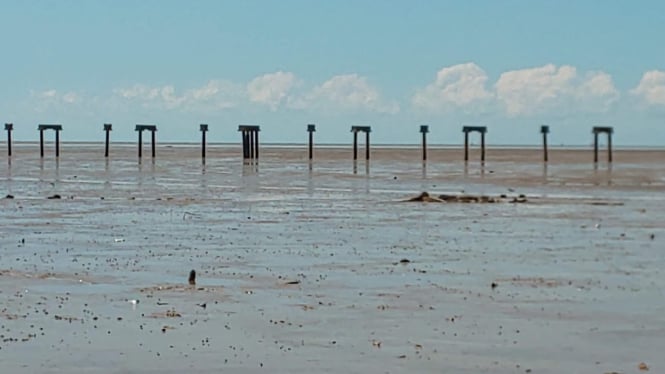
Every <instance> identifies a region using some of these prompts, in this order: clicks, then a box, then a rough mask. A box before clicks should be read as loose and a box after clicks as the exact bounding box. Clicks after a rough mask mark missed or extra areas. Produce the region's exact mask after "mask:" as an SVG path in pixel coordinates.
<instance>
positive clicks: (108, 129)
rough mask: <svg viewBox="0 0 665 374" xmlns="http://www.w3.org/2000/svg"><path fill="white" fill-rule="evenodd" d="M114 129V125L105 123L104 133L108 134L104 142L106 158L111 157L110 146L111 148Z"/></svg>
mask: <svg viewBox="0 0 665 374" xmlns="http://www.w3.org/2000/svg"><path fill="white" fill-rule="evenodd" d="M112 128H113V125H111V124H110V123H105V124H104V132H105V133H106V134H105V135H106V136H105V140H104V157H106V158H108V157H109V146H110V140H111V130H112Z"/></svg>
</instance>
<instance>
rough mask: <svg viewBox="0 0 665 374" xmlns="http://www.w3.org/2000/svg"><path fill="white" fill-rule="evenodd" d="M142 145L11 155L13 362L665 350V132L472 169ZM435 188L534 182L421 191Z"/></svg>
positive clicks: (184, 366) (341, 359)
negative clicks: (150, 150) (251, 160)
mask: <svg viewBox="0 0 665 374" xmlns="http://www.w3.org/2000/svg"><path fill="white" fill-rule="evenodd" d="M100 150H101V152H102V154H101V156H100V152H99V151H100ZM135 151H136V150H135V149H134V147H131V146H128V147H127V148H126V149H123V150H122V154H121V155H118V154H115V153H114V148H112V159H111V160H110V161H109V162H108V164H107V163H106V162H105V160H104V159H103V149H101V148H100V149H97V148H96V147H87V146H85V147H82V148H80V149H78V150H76V151H73V150H71V149H68V148H67V147H65V146H63V148H62V150H61V152H62V156H61V159H60V160H59V161H58V162H57V164H56V162H55V161H54V160H53V159H49V158H48V156H47V158H45V159H44V160H43V162H41V161H40V160H39V157H38V156H39V155H38V152H33V150H32V149H29V150H28V149H24V148H22V147H20V146H19V147H17V148H16V155H15V157H14V159H13V160H12V164H11V166H9V165H8V164H4V165H1V164H0V176H2V179H0V188H2V190H1V191H0V192H1V193H2V194H1V195H2V196H5V195H6V194H12V195H14V199H1V198H0V207H1V209H0V212H1V213H0V233H1V235H0V248H1V249H2V255H1V256H0V286H1V287H0V300H2V302H1V303H0V305H2V307H1V308H0V325H1V326H2V327H0V335H2V339H0V362H2V367H3V369H4V370H5V371H7V372H17V373H20V372H25V373H29V372H45V373H48V372H62V371H66V372H71V373H76V372H100V373H102V372H103V373H107V372H118V373H122V372H145V373H150V372H182V371H183V370H186V371H188V372H192V373H196V372H210V371H221V370H227V371H232V372H246V373H253V372H267V371H269V372H302V373H305V372H307V373H309V372H322V371H327V372H365V373H367V372H369V373H384V372H438V371H442V370H443V371H445V372H458V373H482V372H486V373H524V372H527V370H529V372H533V373H560V372H594V373H595V372H598V373H605V372H613V371H615V372H623V373H631V372H640V371H641V370H640V369H639V368H638V365H639V364H640V363H642V362H644V363H646V364H647V365H648V366H649V368H650V369H651V372H659V371H660V370H662V368H663V367H665V362H664V361H663V358H662V357H661V356H662V355H661V354H660V346H661V344H660V341H661V339H662V336H663V333H665V331H664V328H663V326H665V317H663V316H665V313H663V312H665V295H664V293H663V292H664V290H665V281H663V279H665V277H664V276H663V272H662V269H663V268H665V267H664V266H663V265H665V253H664V252H663V251H662V240H663V238H665V223H664V222H663V220H662V219H661V217H660V215H661V212H662V211H664V209H665V188H664V187H665V168H664V167H663V166H662V164H661V163H660V161H659V160H658V158H657V156H658V155H659V154H660V153H658V152H653V153H652V152H650V151H647V152H645V153H644V152H642V151H640V152H642V153H640V152H637V153H635V152H633V151H626V152H624V151H616V152H615V161H616V162H615V163H614V165H612V168H611V169H608V168H607V165H604V164H600V165H599V167H598V169H594V167H593V165H592V163H591V162H590V161H591V157H592V154H591V152H590V151H584V152H582V151H580V152H564V153H562V154H560V155H557V154H556V153H550V160H552V162H551V163H550V165H548V167H547V169H546V171H545V175H544V174H543V170H544V168H543V165H542V163H539V162H538V161H539V159H538V154H539V152H538V151H537V150H528V151H524V152H518V153H514V152H512V153H511V152H509V151H498V150H491V149H490V150H488V162H487V163H486V164H485V167H484V168H481V167H480V163H479V162H469V164H468V165H467V168H466V169H465V167H464V164H463V162H462V161H461V155H462V154H461V152H459V151H458V150H455V151H445V150H444V151H441V152H440V153H437V152H430V153H429V155H428V156H430V161H429V163H428V165H427V167H426V168H425V169H423V168H422V165H421V163H420V161H419V160H418V154H419V150H418V149H414V150H399V151H395V150H386V151H383V150H377V151H376V152H375V153H373V154H372V157H373V158H372V160H371V162H370V168H369V172H368V173H367V172H366V169H365V168H364V161H362V162H361V161H359V162H358V164H357V170H356V173H355V174H354V171H353V162H352V161H351V160H350V158H351V152H350V149H332V150H328V151H326V152H324V151H323V150H321V151H320V152H317V153H316V159H315V161H314V163H313V164H312V169H310V168H309V163H308V162H307V160H306V159H305V158H306V150H304V149H303V150H302V152H300V153H294V151H293V150H283V149H270V148H268V149H266V150H262V153H261V160H260V163H259V165H258V170H257V168H256V167H255V165H250V166H246V165H243V164H242V162H241V160H240V156H241V152H240V149H239V147H237V148H220V149H215V148H214V147H213V148H209V149H208V155H209V158H208V160H207V162H206V165H205V166H203V165H201V160H200V158H199V157H198V156H199V153H198V151H199V149H198V148H196V147H191V148H188V147H185V148H183V149H177V152H176V150H174V149H168V148H158V150H157V159H156V160H155V162H154V164H153V163H152V162H151V160H149V159H145V158H144V160H143V163H142V164H141V165H138V164H137V162H136V158H135V156H136V155H135V153H134V152H135ZM33 153H34V154H33ZM471 156H472V159H473V157H474V154H473V153H472V154H471ZM601 157H602V156H601ZM534 158H535V159H534ZM557 158H559V160H568V161H567V162H563V161H555V160H557ZM56 166H57V167H56ZM423 170H424V171H423ZM490 171H491V172H490ZM422 191H429V192H431V193H433V194H437V195H438V194H455V195H461V194H477V195H492V196H494V195H501V194H506V195H508V196H513V195H515V196H518V195H519V194H524V195H525V196H527V197H528V198H530V199H529V202H528V203H525V204H482V203H479V204H473V203H471V204H452V203H450V204H429V203H419V202H411V203H403V202H401V200H404V199H407V198H410V197H413V196H416V195H418V194H419V193H420V192H422ZM54 194H59V195H60V196H61V199H47V197H48V196H52V195H54ZM0 197H1V196H0ZM102 198H103V199H102ZM532 199H533V201H532ZM594 201H608V202H611V203H613V204H598V205H594V204H588V203H584V202H594ZM615 203H616V204H615ZM404 259H407V260H408V262H406V261H404V262H403V261H402V260H404ZM191 269H195V270H196V272H197V279H196V281H197V282H196V283H197V284H196V286H195V287H191V286H190V285H189V284H188V282H187V278H188V274H189V272H190V270H191ZM296 282H297V283H296ZM492 284H495V286H494V287H492ZM132 300H138V301H139V302H138V303H131V302H130V301H132ZM201 305H205V307H202V306H201ZM10 339H11V340H10Z"/></svg>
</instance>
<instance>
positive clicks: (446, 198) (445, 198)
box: [403, 192, 528, 204]
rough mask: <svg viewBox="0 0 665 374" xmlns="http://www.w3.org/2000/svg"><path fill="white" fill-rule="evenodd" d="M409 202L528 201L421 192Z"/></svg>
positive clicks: (515, 198)
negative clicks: (437, 194)
mask: <svg viewBox="0 0 665 374" xmlns="http://www.w3.org/2000/svg"><path fill="white" fill-rule="evenodd" d="M403 201H407V202H423V203H462V204H465V203H466V204H468V203H479V204H493V203H500V202H508V203H526V202H527V201H528V200H527V198H526V196H525V195H519V196H517V197H513V198H508V196H506V195H501V196H499V197H493V196H486V195H446V194H443V195H439V196H431V195H430V194H429V193H428V192H421V193H420V195H418V196H415V197H412V198H410V199H407V200H403Z"/></svg>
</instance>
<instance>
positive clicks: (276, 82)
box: [247, 71, 296, 111]
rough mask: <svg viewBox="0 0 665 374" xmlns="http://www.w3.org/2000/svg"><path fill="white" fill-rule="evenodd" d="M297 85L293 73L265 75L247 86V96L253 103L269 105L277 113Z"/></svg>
mask: <svg viewBox="0 0 665 374" xmlns="http://www.w3.org/2000/svg"><path fill="white" fill-rule="evenodd" d="M295 83H296V76H295V75H294V74H293V73H288V72H286V73H285V72H282V71H278V72H275V73H270V74H264V75H262V76H259V77H256V78H254V79H253V80H252V81H251V82H249V83H248V84H247V94H248V97H249V100H250V101H251V102H254V103H259V104H264V105H267V106H268V107H270V109H271V110H272V111H275V110H277V108H278V107H279V105H280V104H282V103H283V102H284V101H286V100H287V99H288V94H289V91H290V90H291V88H293V86H294V85H295Z"/></svg>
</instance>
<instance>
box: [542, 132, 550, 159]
mask: <svg viewBox="0 0 665 374" xmlns="http://www.w3.org/2000/svg"><path fill="white" fill-rule="evenodd" d="M540 133H541V134H543V162H547V161H548V160H549V158H548V157H547V134H549V133H550V127H549V126H545V125H543V126H540Z"/></svg>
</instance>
